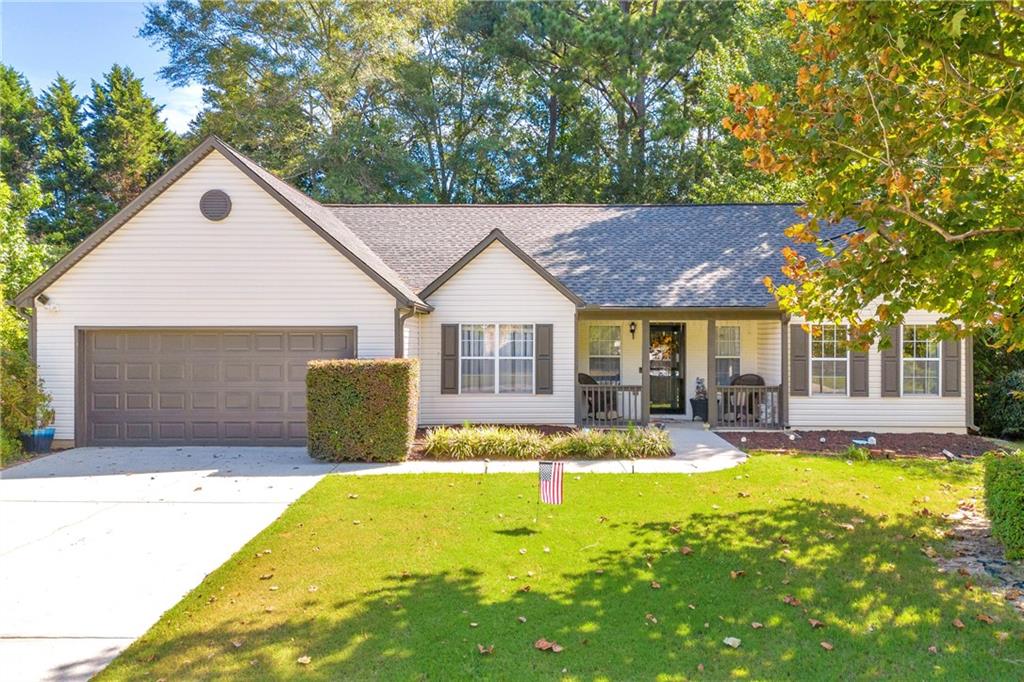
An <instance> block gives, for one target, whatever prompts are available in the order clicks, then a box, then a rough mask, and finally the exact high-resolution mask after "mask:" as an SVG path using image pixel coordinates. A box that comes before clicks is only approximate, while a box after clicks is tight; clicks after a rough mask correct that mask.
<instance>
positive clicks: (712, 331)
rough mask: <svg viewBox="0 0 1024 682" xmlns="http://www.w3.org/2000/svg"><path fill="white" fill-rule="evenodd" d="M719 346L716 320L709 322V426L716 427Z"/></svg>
mask: <svg viewBox="0 0 1024 682" xmlns="http://www.w3.org/2000/svg"><path fill="white" fill-rule="evenodd" d="M717 346H718V332H717V327H716V325H715V320H714V319H710V320H708V379H707V382H706V386H707V389H708V424H710V425H711V426H715V424H716V423H717V422H718V383H717V382H718V376H717V372H716V371H715V354H716V348H717Z"/></svg>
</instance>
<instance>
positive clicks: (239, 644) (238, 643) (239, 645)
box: [231, 639, 242, 649]
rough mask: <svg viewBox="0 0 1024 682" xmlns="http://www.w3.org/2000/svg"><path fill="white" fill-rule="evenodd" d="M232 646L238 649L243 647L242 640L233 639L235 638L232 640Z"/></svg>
mask: <svg viewBox="0 0 1024 682" xmlns="http://www.w3.org/2000/svg"><path fill="white" fill-rule="evenodd" d="M231 646H233V647H235V648H236V649H241V648H242V640H240V639H233V640H231Z"/></svg>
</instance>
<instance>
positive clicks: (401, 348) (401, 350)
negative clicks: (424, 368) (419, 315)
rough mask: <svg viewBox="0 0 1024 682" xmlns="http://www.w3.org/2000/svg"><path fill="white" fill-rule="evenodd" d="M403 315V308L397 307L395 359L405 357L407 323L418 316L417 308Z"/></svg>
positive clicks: (409, 309)
mask: <svg viewBox="0 0 1024 682" xmlns="http://www.w3.org/2000/svg"><path fill="white" fill-rule="evenodd" d="M407 310H408V312H405V313H403V312H402V307H401V306H397V305H396V306H395V357H396V358H404V357H405V321H406V320H408V319H409V318H410V317H412V316H413V315H415V314H416V309H415V308H408V309H407Z"/></svg>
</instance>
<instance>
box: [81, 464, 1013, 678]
mask: <svg viewBox="0 0 1024 682" xmlns="http://www.w3.org/2000/svg"><path fill="white" fill-rule="evenodd" d="M979 473H980V472H979V468H978V467H977V466H968V465H962V464H942V463H936V462H920V461H902V462H868V463H857V464H852V465H850V464H846V463H845V462H843V461H842V460H839V459H827V458H814V457H795V456H768V455H765V456H757V457H754V458H753V459H752V460H751V461H750V462H749V463H747V464H745V465H743V466H741V467H739V468H736V469H732V470H729V471H723V472H719V473H715V474H702V475H696V476H651V475H633V476H630V475H625V476H607V475H585V476H582V477H581V478H579V480H577V479H576V477H573V476H569V477H567V480H566V504H565V505H563V506H561V507H545V506H542V507H540V515H539V518H538V519H537V521H536V522H535V521H534V515H535V510H536V509H537V506H536V503H535V495H536V479H535V477H533V476H522V475H519V476H517V475H490V476H480V477H475V476H442V475H437V476H368V477H361V478H354V477H342V476H332V477H329V478H327V479H326V480H324V481H323V482H322V483H321V484H320V485H318V486H317V487H316V488H314V489H313V490H312V491H310V492H309V493H308V494H307V495H305V496H304V497H303V498H302V499H301V500H299V501H298V502H297V503H296V504H295V505H293V506H292V507H291V508H290V509H289V510H288V511H287V512H286V513H285V514H284V515H283V516H282V517H281V518H280V519H278V520H277V521H276V522H275V523H274V524H272V525H271V526H270V527H269V528H267V529H266V530H265V531H264V532H263V533H262V534H260V535H259V536H258V537H257V538H256V539H254V540H253V541H252V542H250V543H249V544H248V545H247V546H246V547H245V548H244V549H243V550H242V551H241V552H239V553H238V554H237V555H236V556H235V557H233V558H232V559H231V560H230V561H229V562H228V563H226V564H225V565H224V566H222V567H221V568H220V569H219V570H217V571H216V572H214V573H213V574H211V575H210V576H209V577H208V578H207V580H205V581H204V582H203V584H202V585H200V586H199V587H198V588H196V590H195V591H194V592H193V593H192V594H190V595H189V596H188V597H186V598H185V599H184V600H183V601H182V602H181V603H180V604H178V605H177V606H176V607H175V608H173V609H172V610H171V611H169V612H168V613H167V614H166V615H165V616H164V618H163V619H162V620H161V621H160V622H159V623H158V624H157V625H156V626H154V627H153V629H152V630H150V632H149V633H148V634H146V635H145V636H144V637H143V638H142V639H141V640H139V641H138V642H136V643H135V644H134V645H133V646H132V647H131V648H130V649H128V650H127V651H126V652H125V653H124V654H123V655H122V656H121V657H120V658H118V659H117V660H116V661H115V662H114V664H113V665H111V667H110V668H108V669H107V670H106V672H105V673H103V674H102V675H101V678H102V679H106V680H113V679H140V678H147V679H150V678H151V679H156V678H166V679H169V680H170V679H195V678H222V679H223V678H227V677H241V676H245V677H246V678H257V679H258V678H265V679H269V678H281V677H303V678H305V677H317V678H321V679H346V678H348V679H352V678H392V679H410V678H411V679H436V680H441V679H452V678H462V679H467V678H480V677H486V678H501V679H524V678H543V679H552V678H558V677H564V678H568V679H612V680H620V679H655V678H656V679H687V678H694V677H703V678H704V679H721V678H728V677H737V678H750V679H780V678H800V679H808V678H811V679H813V678H818V679H820V678H830V679H850V678H885V677H891V678H901V679H908V678H922V677H942V678H947V679H989V680H995V679H1021V677H1024V620H1022V619H1021V618H1020V617H1019V616H1018V615H1017V614H1016V613H1014V612H1012V611H1011V609H1010V608H1009V607H1008V606H1007V605H1006V604H1005V603H1003V602H1001V601H1000V600H998V599H996V598H993V597H992V596H991V595H989V594H988V593H987V592H985V591H983V590H980V589H966V588H967V579H966V578H963V577H960V576H956V575H953V576H949V575H944V574H941V573H939V572H938V571H937V570H936V568H935V566H934V565H933V563H932V562H931V560H929V559H928V558H927V557H926V556H925V555H924V554H923V553H922V548H923V547H925V546H932V547H934V548H935V549H937V550H939V551H942V550H943V543H942V541H941V539H940V538H941V533H942V530H943V528H944V526H943V525H942V524H943V521H942V519H941V513H943V512H949V511H952V510H953V509H955V508H956V505H957V501H958V500H959V499H961V498H964V497H967V496H974V495H978V496H980V489H979V487H978V484H979V480H980V476H979ZM924 508H927V510H928V513H927V514H926V513H923V511H922V510H923V509H924ZM357 522H358V523H357ZM844 526H845V527H844ZM851 527H852V530H848V529H847V528H851ZM676 529H678V532H674V531H675V530H676ZM682 546H687V547H689V548H692V553H690V554H688V555H684V554H683V553H681V552H680V551H679V548H680V547H682ZM265 550H270V553H263V552H264V551H265ZM523 550H525V552H523ZM731 571H744V572H745V575H737V577H735V578H734V577H731V575H730V572H731ZM266 576H272V577H266ZM652 581H656V582H657V583H658V584H660V588H659V589H655V588H654V587H652ZM788 596H792V597H794V598H796V599H798V600H799V602H800V604H799V605H798V606H793V605H790V604H787V603H786V602H785V601H784V599H785V598H787V597H788ZM978 614H986V615H988V616H991V617H992V618H994V619H995V622H994V623H992V624H988V623H984V622H981V621H979V620H978V619H977V616H978ZM520 616H522V617H525V619H526V622H525V623H523V622H520V621H519V617H520ZM957 618H959V619H960V620H961V621H962V622H963V623H964V624H965V627H964V628H963V629H960V630H958V629H957V628H955V627H954V626H953V624H952V622H953V620H954V619H957ZM809 619H816V620H818V621H822V622H823V623H824V626H823V627H821V628H819V629H815V628H812V626H811V624H810V623H809ZM753 622H758V623H761V624H763V627H761V628H758V629H755V628H753V627H752V626H751V623H753ZM542 637H543V638H547V639H548V640H555V641H557V642H558V643H559V644H561V645H563V646H564V647H565V650H564V651H563V652H561V653H553V652H551V651H538V650H535V649H534V647H533V643H534V641H535V640H537V639H539V638H542ZM726 637H737V638H739V639H741V640H742V644H741V646H740V647H739V648H738V649H731V648H729V647H727V646H726V645H724V644H723V643H722V640H723V638H726ZM822 641H825V642H828V643H830V644H831V645H832V646H833V647H834V648H833V650H832V651H827V650H825V649H824V648H823V647H822V646H821V645H820V642H822ZM478 644H481V645H484V646H490V645H494V652H493V654H491V655H481V654H480V653H478V650H477V645H478ZM933 645H934V646H935V647H937V653H930V652H929V651H928V648H929V647H930V646H933ZM305 656H308V657H309V663H307V664H305V665H303V664H301V663H299V662H297V661H298V659H299V658H300V657H305ZM700 664H703V667H704V669H703V673H701V672H698V665H700Z"/></svg>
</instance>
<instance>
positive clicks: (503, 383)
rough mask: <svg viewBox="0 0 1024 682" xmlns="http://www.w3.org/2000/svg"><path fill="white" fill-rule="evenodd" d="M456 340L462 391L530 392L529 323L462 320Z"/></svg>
mask: <svg viewBox="0 0 1024 682" xmlns="http://www.w3.org/2000/svg"><path fill="white" fill-rule="evenodd" d="M459 343H460V344H461V348H460V353H459V355H460V367H459V388H460V391H461V392H462V393H533V388H534V326H533V325H532V324H464V325H461V327H460V332H459Z"/></svg>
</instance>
